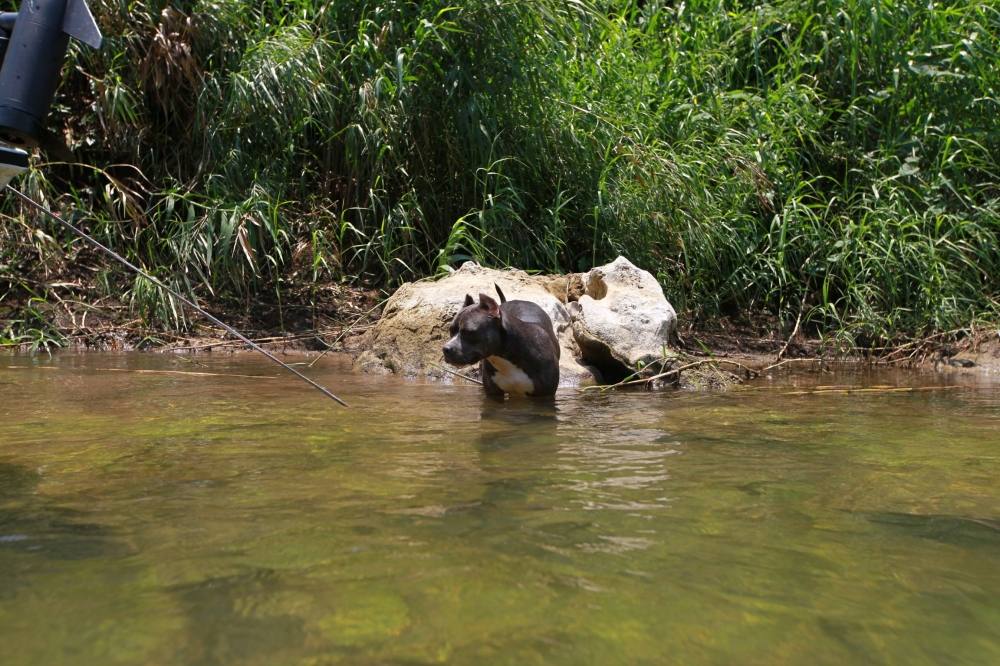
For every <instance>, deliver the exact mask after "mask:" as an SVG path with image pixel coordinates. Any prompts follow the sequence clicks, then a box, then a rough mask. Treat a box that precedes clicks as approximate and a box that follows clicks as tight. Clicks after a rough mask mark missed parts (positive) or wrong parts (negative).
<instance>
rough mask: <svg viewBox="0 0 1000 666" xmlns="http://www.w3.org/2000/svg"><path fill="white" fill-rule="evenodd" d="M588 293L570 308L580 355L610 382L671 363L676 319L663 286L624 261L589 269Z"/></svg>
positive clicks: (587, 278)
mask: <svg viewBox="0 0 1000 666" xmlns="http://www.w3.org/2000/svg"><path fill="white" fill-rule="evenodd" d="M584 283H585V284H584V294H583V295H581V296H580V298H579V300H578V301H577V302H575V303H571V304H570V306H569V310H570V318H571V321H572V325H573V335H574V338H575V340H576V342H577V344H578V345H579V346H580V350H581V355H582V356H583V358H586V359H587V360H588V361H589V362H590V363H591V364H593V365H596V366H597V367H598V368H599V369H600V370H601V371H602V373H603V374H604V375H605V377H606V378H607V379H609V380H618V379H621V378H622V377H620V376H615V375H621V374H623V372H624V373H628V372H631V371H633V370H635V369H640V368H659V367H660V366H661V364H662V362H663V361H664V360H668V359H671V358H673V355H672V354H671V353H670V351H669V349H668V348H667V344H668V343H669V341H670V338H671V336H672V335H673V332H674V328H675V327H676V325H677V314H676V313H675V312H674V308H673V306H671V305H670V303H669V302H667V299H666V298H665V297H664V295H663V290H662V289H661V288H660V284H659V283H658V282H657V281H656V278H654V277H653V276H652V275H650V274H649V273H648V272H646V271H644V270H641V269H639V268H636V267H635V266H633V265H632V262H630V261H629V260H628V259H626V258H625V257H618V258H617V259H615V260H614V261H613V262H611V263H610V264H607V265H605V266H599V267H597V268H594V269H591V271H590V272H589V273H587V274H586V277H585V279H584Z"/></svg>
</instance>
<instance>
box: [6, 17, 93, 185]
mask: <svg viewBox="0 0 1000 666" xmlns="http://www.w3.org/2000/svg"><path fill="white" fill-rule="evenodd" d="M70 37H73V38H75V39H78V40H80V41H81V42H83V43H84V44H87V45H88V46H90V47H92V48H95V49H96V48H99V47H100V45H101V31H100V30H99V29H98V28H97V23H96V22H95V21H94V17H93V15H92V14H91V13H90V8H89V7H88V6H87V3H86V1H85V0H22V2H21V6H20V9H19V10H18V11H17V12H0V187H2V186H3V185H6V184H7V183H8V182H9V181H10V179H11V178H12V177H13V176H15V175H17V174H18V173H21V172H22V171H24V170H25V169H27V152H26V150H24V149H27V148H33V147H35V146H38V145H39V144H42V147H43V148H44V147H45V143H51V142H52V141H53V139H52V138H51V137H52V135H51V134H50V133H49V132H48V130H47V129H46V128H45V118H46V116H48V114H49V107H50V106H51V105H52V99H53V97H55V93H56V87H58V85H59V75H60V73H61V71H62V65H63V61H64V60H65V58H66V47H67V45H68V44H69V38H70Z"/></svg>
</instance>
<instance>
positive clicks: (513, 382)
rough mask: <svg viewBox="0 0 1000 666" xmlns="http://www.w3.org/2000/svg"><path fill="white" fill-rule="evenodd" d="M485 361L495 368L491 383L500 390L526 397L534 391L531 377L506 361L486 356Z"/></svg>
mask: <svg viewBox="0 0 1000 666" xmlns="http://www.w3.org/2000/svg"><path fill="white" fill-rule="evenodd" d="M486 360H487V361H489V362H490V365H492V366H493V367H494V368H496V374H494V375H493V383H494V384H496V385H497V386H498V387H499V388H500V390H502V391H504V392H506V393H510V394H511V395H528V394H529V393H531V392H532V391H534V390H535V383H534V382H533V381H531V377H529V376H528V374H527V373H526V372H525V371H524V370H522V369H521V368H519V367H517V366H516V365H514V364H513V363H511V362H510V361H508V360H507V359H505V358H500V357H499V356H488V357H487V358H486Z"/></svg>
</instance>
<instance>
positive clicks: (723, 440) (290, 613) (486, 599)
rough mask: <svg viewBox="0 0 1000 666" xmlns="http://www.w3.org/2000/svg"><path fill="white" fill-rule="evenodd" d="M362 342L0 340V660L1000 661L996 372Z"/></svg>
mask: <svg viewBox="0 0 1000 666" xmlns="http://www.w3.org/2000/svg"><path fill="white" fill-rule="evenodd" d="M347 367H348V366H346V365H345V364H344V363H343V361H339V360H336V359H332V360H327V359H324V360H323V361H321V362H320V363H319V364H318V365H317V367H316V368H314V369H313V370H311V371H310V374H311V375H312V376H313V377H315V378H316V379H318V380H320V381H322V382H325V383H327V384H328V385H329V386H330V387H331V388H332V389H333V390H334V391H335V392H339V393H340V394H341V395H342V397H344V398H345V399H347V400H348V401H349V402H350V403H351V404H352V407H351V409H343V408H341V407H339V406H337V405H335V404H334V403H333V402H331V401H330V400H328V399H327V398H324V397H323V396H322V395H320V394H319V393H318V392H315V391H313V390H311V389H309V388H308V387H307V386H305V385H304V384H302V383H300V382H297V381H296V380H294V379H293V378H291V377H286V376H283V375H282V374H281V373H279V372H276V371H275V368H274V367H273V366H271V365H269V364H268V363H267V361H266V360H264V361H261V360H258V359H257V358H256V357H252V356H243V355H236V356H217V357H197V358H195V359H193V360H192V359H183V358H176V357H170V356H160V355H154V354H134V355H133V354H122V355H104V354H85V355H72V354H65V355H57V356H55V357H53V358H51V359H50V358H48V357H46V356H39V357H35V358H28V357H20V356H7V357H4V358H2V359H0V415H2V418H0V662H2V663H3V664H4V665H5V666H19V665H22V664H24V665H28V664H31V665H34V664H40V665H45V666H55V665H61V664H72V665H74V666H88V665H91V664H93V665H101V666H107V665H113V664H186V665H197V664H261V665H263V664H267V665H272V664H277V665H283V664H302V665H306V664H308V665H322V664H340V663H343V664H430V663H454V664H518V665H521V664H542V663H545V664H778V663H782V664H799V663H808V664H847V663H850V664H863V663H879V664H883V663H897V664H907V665H914V664H943V663H948V664H990V663H993V664H996V663H1000V383H998V382H996V381H993V382H990V381H987V380H971V379H964V380H958V379H955V378H954V377H950V378H949V377H941V376H937V375H932V374H912V373H901V372H896V373H889V372H882V373H871V372H869V373H864V372H857V371H853V372H846V371H845V372H839V373H823V374H808V375H801V374H800V375H796V376H792V377H789V376H784V375H779V376H776V377H774V378H771V379H763V380H759V381H757V382H755V383H753V384H751V385H750V386H748V387H744V388H739V389H736V390H732V391H728V392H706V393H691V392H664V393H648V392H631V393H611V394H606V395H593V394H581V393H579V392H577V391H574V390H563V391H561V392H560V394H559V395H558V396H557V399H556V400H555V402H554V403H537V402H521V401H517V402H507V403H502V404H498V403H495V402H491V401H488V400H486V399H484V397H483V395H482V393H481V390H480V389H479V388H478V387H475V386H459V385H446V384H434V383H420V382H412V381H410V382H408V381H404V380H400V379H397V378H392V377H370V376H360V375H354V374H350V373H349V371H348V369H347ZM137 370H143V371H145V372H136V371H137ZM148 371H156V372H148ZM164 371H168V372H164ZM181 373H205V374H181ZM209 373H214V374H209ZM220 375H225V376H220ZM234 375H245V376H234ZM842 385H844V386H846V385H849V386H852V387H856V388H863V387H869V388H872V387H886V386H897V387H922V388H927V387H933V390H920V391H887V390H885V389H884V388H878V389H877V390H870V391H864V392H835V391H833V390H831V389H830V388H828V387H830V386H842ZM817 387H818V388H817ZM825 387H826V388H825Z"/></svg>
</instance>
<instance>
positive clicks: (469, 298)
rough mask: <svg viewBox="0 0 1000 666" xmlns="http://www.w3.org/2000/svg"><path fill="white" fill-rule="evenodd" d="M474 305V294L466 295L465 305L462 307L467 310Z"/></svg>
mask: <svg viewBox="0 0 1000 666" xmlns="http://www.w3.org/2000/svg"><path fill="white" fill-rule="evenodd" d="M473 303H475V301H474V300H472V294H466V295H465V303H463V304H462V307H463V308H467V307H469V306H470V305H472V304H473Z"/></svg>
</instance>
